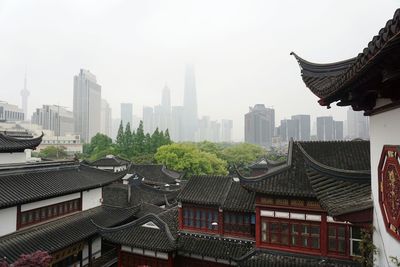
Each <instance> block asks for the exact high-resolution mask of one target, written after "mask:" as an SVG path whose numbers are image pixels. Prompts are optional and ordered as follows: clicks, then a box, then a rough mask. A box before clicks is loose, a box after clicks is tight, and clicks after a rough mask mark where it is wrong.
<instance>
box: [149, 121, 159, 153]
mask: <svg viewBox="0 0 400 267" xmlns="http://www.w3.org/2000/svg"><path fill="white" fill-rule="evenodd" d="M160 146H161V136H160V131H159V130H158V127H157V128H156V130H155V131H154V132H153V134H152V135H151V151H152V153H155V152H156V151H157V149H158V148H159V147H160Z"/></svg>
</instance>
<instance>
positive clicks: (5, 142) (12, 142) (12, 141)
mask: <svg viewBox="0 0 400 267" xmlns="http://www.w3.org/2000/svg"><path fill="white" fill-rule="evenodd" d="M42 137H43V134H42V135H41V136H39V137H36V138H16V137H12V136H9V135H7V134H4V133H1V132H0V153H10V152H24V150H25V149H36V147H37V146H38V145H40V143H41V142H42Z"/></svg>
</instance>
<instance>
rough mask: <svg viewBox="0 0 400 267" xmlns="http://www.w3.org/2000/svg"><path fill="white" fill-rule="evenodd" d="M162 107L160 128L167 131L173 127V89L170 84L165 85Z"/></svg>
mask: <svg viewBox="0 0 400 267" xmlns="http://www.w3.org/2000/svg"><path fill="white" fill-rule="evenodd" d="M161 109H162V113H161V116H160V125H159V128H160V130H163V131H165V130H166V129H170V128H171V91H170V90H169V88H168V86H165V87H164V89H163V91H162V97H161Z"/></svg>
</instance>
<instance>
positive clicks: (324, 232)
mask: <svg viewBox="0 0 400 267" xmlns="http://www.w3.org/2000/svg"><path fill="white" fill-rule="evenodd" d="M319 234H320V242H321V244H320V245H321V255H322V256H326V255H327V254H328V223H327V221H326V214H322V216H321V227H320V233H319Z"/></svg>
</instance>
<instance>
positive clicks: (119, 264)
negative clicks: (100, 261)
mask: <svg viewBox="0 0 400 267" xmlns="http://www.w3.org/2000/svg"><path fill="white" fill-rule="evenodd" d="M118 267H122V260H121V246H119V247H118Z"/></svg>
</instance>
